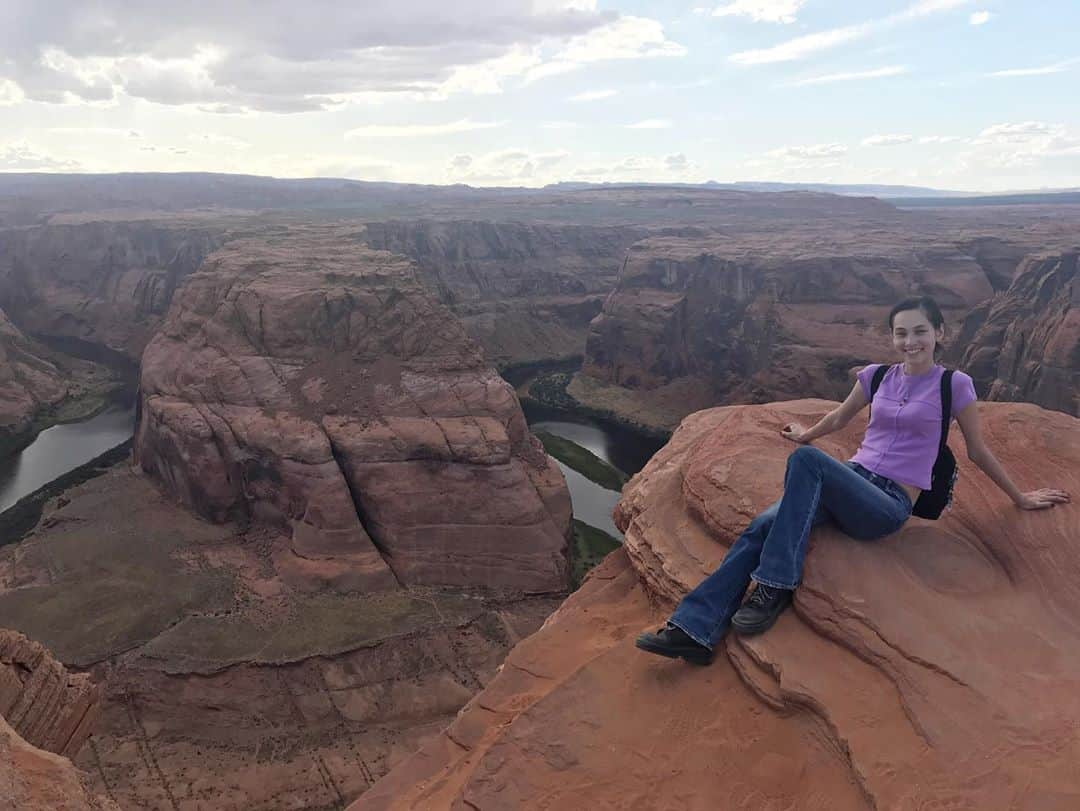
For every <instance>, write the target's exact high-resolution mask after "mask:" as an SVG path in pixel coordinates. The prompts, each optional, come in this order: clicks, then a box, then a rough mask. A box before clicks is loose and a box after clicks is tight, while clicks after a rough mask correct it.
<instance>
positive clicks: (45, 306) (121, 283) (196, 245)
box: [0, 222, 223, 361]
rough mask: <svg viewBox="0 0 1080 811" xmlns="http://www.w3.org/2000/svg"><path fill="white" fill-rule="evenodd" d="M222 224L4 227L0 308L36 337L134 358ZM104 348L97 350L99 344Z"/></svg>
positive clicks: (213, 243)
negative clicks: (7, 228)
mask: <svg viewBox="0 0 1080 811" xmlns="http://www.w3.org/2000/svg"><path fill="white" fill-rule="evenodd" d="M222 238H223V237H222V229H220V228H217V227H213V226H202V227H192V226H187V225H185V224H183V223H182V222H176V223H172V224H169V223H155V222H91V223H84V224H78V225H49V226H39V227H34V228H19V229H10V230H7V231H3V232H0V307H3V308H5V309H7V311H8V313H9V314H11V313H17V314H18V319H17V320H18V324H19V326H20V328H21V329H22V330H23V331H24V332H26V333H28V334H31V335H41V336H45V337H48V338H52V339H57V340H59V341H64V340H67V341H70V342H76V343H81V344H84V345H89V347H90V348H104V350H107V351H111V352H113V353H119V354H120V355H121V356H123V357H126V358H129V359H131V360H134V361H137V360H138V359H139V357H140V355H141V354H142V351H143V348H144V347H145V346H146V344H147V342H148V341H149V340H150V336H151V335H152V334H153V333H154V331H155V329H156V328H157V326H158V324H159V323H160V322H161V319H162V318H163V317H164V315H165V312H166V311H167V310H168V307H169V302H170V300H171V298H172V295H173V292H174V291H175V290H176V287H177V285H178V284H179V283H180V281H181V280H182V279H183V278H184V277H185V276H187V275H188V274H189V273H191V272H192V271H194V270H195V269H196V268H197V267H198V266H199V265H200V264H202V260H203V259H204V258H205V256H206V255H207V254H208V253H210V251H212V250H213V249H214V248H215V247H217V246H218V245H219V244H220V243H221V241H222ZM99 351H100V349H99Z"/></svg>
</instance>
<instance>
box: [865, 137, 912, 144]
mask: <svg viewBox="0 0 1080 811" xmlns="http://www.w3.org/2000/svg"><path fill="white" fill-rule="evenodd" d="M912 140H914V139H913V138H912V137H911V136H910V135H871V136H870V137H869V138H863V142H862V144H863V146H898V145H899V144H909V143H911V141H912Z"/></svg>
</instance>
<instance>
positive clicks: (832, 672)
mask: <svg viewBox="0 0 1080 811" xmlns="http://www.w3.org/2000/svg"><path fill="white" fill-rule="evenodd" d="M830 406H831V403H828V402H824V401H820V400H798V401H790V402H779V403H773V404H769V405H756V406H755V405H748V406H727V407H722V408H715V409H711V410H707V411H702V412H698V413H696V414H694V415H692V416H690V417H688V418H687V419H686V420H684V422H683V423H682V425H681V426H680V427H679V429H678V431H677V432H676V433H675V434H674V436H673V437H672V439H671V441H670V443H669V444H668V445H667V446H666V447H665V448H664V449H663V450H661V451H660V452H659V453H658V454H657V455H656V456H655V457H654V458H653V459H652V461H650V462H649V464H648V465H647V466H646V468H645V469H644V470H643V471H642V472H641V473H640V474H638V475H637V476H635V477H634V478H633V479H632V480H631V482H630V483H629V484H628V485H627V487H626V488H625V489H624V492H623V498H622V501H621V502H620V504H619V506H618V508H617V510H616V519H617V523H618V524H619V526H620V528H621V529H622V530H623V531H624V532H625V533H626V544H625V547H624V548H623V549H621V550H618V551H617V552H615V553H612V554H611V555H610V556H609V557H608V558H607V559H605V561H604V562H603V563H602V564H601V565H600V566H599V567H598V568H597V569H594V570H593V572H592V573H591V574H590V576H589V577H588V578H587V580H586V582H585V584H584V585H583V587H582V588H581V589H580V590H579V591H577V592H575V593H574V594H573V595H572V596H571V597H570V598H569V599H568V600H567V601H566V602H565V603H564V604H563V605H562V606H561V607H560V608H559V609H558V610H557V611H556V612H555V613H554V614H553V615H552V616H551V617H550V618H549V619H548V621H547V622H546V623H545V625H544V627H543V628H542V629H541V630H540V631H539V632H537V633H536V634H534V635H533V636H531V637H529V638H528V639H526V640H524V641H523V642H521V643H519V644H518V645H517V646H516V647H515V648H514V649H513V650H512V651H511V653H510V655H509V656H508V658H507V660H506V662H505V663H504V665H503V667H502V669H501V671H500V672H499V674H498V676H496V678H495V679H493V680H492V682H491V683H490V684H489V685H488V686H487V687H486V688H485V689H484V690H483V691H482V692H480V693H479V694H478V695H477V696H476V697H475V698H473V699H472V700H471V701H470V702H469V703H468V704H467V705H466V706H465V708H464V709H463V710H462V711H461V712H460V713H459V714H458V717H457V719H456V720H455V721H454V723H452V724H451V725H450V726H449V727H448V728H447V730H446V731H445V732H444V733H443V734H442V735H440V736H439V737H437V738H435V739H433V740H432V741H431V742H429V743H428V744H426V745H425V746H424V747H422V748H421V749H420V750H419V751H418V752H417V753H415V754H414V755H412V756H411V757H409V758H408V759H407V760H405V761H403V762H402V763H401V764H400V765H398V766H397V768H395V769H394V770H392V771H391V772H390V773H389V774H388V775H387V776H386V777H385V778H383V780H381V781H380V782H379V783H377V784H376V785H375V786H374V787H373V788H371V789H370V790H369V791H368V792H366V793H365V794H364V795H363V796H362V797H361V798H360V799H359V800H358V801H357V802H356V803H354V804H353V805H351V806H350V807H349V808H350V811H376V810H378V811H389V809H402V810H404V809H481V808H482V809H485V810H486V811H495V810H496V809H524V808H641V809H646V808H647V809H672V811H674V809H715V808H726V809H746V810H747V811H749V810H750V809H754V811H757V809H793V808H798V809H801V810H803V809H829V810H830V811H834V810H837V809H875V808H876V809H889V810H890V811H909V810H910V811H914V810H915V809H946V808H947V809H971V811H976V810H977V811H994V810H995V809H1001V810H1002V811H1005V810H1006V809H1010V811H1011V810H1013V809H1024V811H1071V810H1072V809H1076V808H1078V807H1080V775H1078V774H1077V771H1076V763H1077V761H1078V758H1080V736H1078V735H1077V729H1078V728H1080V698H1078V696H1080V689H1078V688H1080V644H1078V642H1080V623H1078V621H1077V616H1078V610H1077V609H1078V604H1080V587H1078V586H1077V583H1078V582H1080V577H1078V575H1080V518H1078V513H1077V509H1078V508H1077V506H1076V504H1075V503H1074V504H1072V505H1071V506H1065V507H1058V508H1054V509H1052V510H1047V511H1040V512H1023V511H1020V510H1018V509H1016V508H1015V507H1014V506H1013V505H1012V504H1011V502H1009V501H1008V499H1007V498H1006V497H1005V496H1004V495H1003V494H1002V493H1001V492H1000V491H998V490H997V488H996V487H994V486H993V484H992V483H991V482H990V481H989V480H988V479H987V478H986V477H985V476H983V475H982V474H981V472H979V471H978V470H977V469H975V468H974V466H973V465H971V464H970V463H968V462H967V460H966V457H965V451H964V443H963V439H962V437H959V436H954V437H952V438H951V440H950V442H951V445H952V447H953V449H954V451H956V453H957V456H958V458H959V459H960V460H961V461H960V472H961V475H960V480H959V483H958V485H957V500H956V503H955V505H954V507H953V508H952V509H951V510H950V511H949V512H947V513H946V514H945V515H944V517H943V519H942V520H940V521H937V522H929V521H922V520H920V519H912V521H910V522H909V523H908V525H907V526H905V528H904V529H903V530H902V531H901V532H899V533H897V534H895V535H893V536H890V537H889V538H886V539H882V540H880V541H877V542H871V543H860V542H857V541H853V540H851V539H849V538H846V537H844V536H842V535H841V534H840V533H839V532H838V531H836V530H834V529H830V528H829V527H828V526H827V525H826V526H825V527H822V528H821V529H819V530H817V531H815V533H814V535H813V536H812V548H811V552H810V554H809V556H808V559H807V565H806V570H805V579H804V582H803V585H802V586H801V587H800V589H799V590H798V592H797V596H796V600H795V605H794V610H791V611H788V612H787V613H786V614H785V615H784V616H783V617H781V619H780V621H779V622H778V623H777V625H776V626H775V627H774V628H773V629H772V630H771V631H769V632H768V633H767V634H764V635H762V636H760V637H755V638H744V639H740V638H735V637H731V636H729V637H728V638H727V639H726V640H725V643H724V644H723V646H722V648H721V650H720V655H719V656H718V659H717V661H715V662H714V663H713V665H712V666H710V667H708V668H697V667H694V666H691V665H687V664H685V663H682V662H678V661H670V660H666V659H660V658H658V657H653V656H649V655H647V654H644V653H642V652H640V651H638V650H636V649H635V648H634V646H633V639H634V637H635V635H636V634H637V633H639V632H640V631H641V630H643V629H649V628H654V627H656V626H657V625H658V624H659V623H660V622H661V621H662V620H663V618H664V617H666V616H667V614H668V612H669V611H670V609H671V607H672V605H673V603H674V601H675V600H677V599H678V598H679V597H680V596H681V595H682V594H683V593H685V591H687V590H688V589H689V588H691V587H693V586H694V585H696V583H697V582H699V581H700V579H701V578H702V577H703V576H704V575H705V574H706V573H707V572H709V571H711V570H712V569H713V568H714V567H715V566H716V564H717V563H718V562H719V561H720V559H721V557H722V555H723V553H724V550H725V548H726V547H727V545H728V544H730V543H731V542H732V540H733V539H734V538H735V537H736V535H737V533H738V532H740V531H741V529H742V528H743V527H744V526H745V524H746V523H747V522H748V520H749V519H750V518H751V517H752V516H753V515H754V514H755V513H756V512H757V511H759V510H760V509H762V508H764V507H765V506H766V505H767V504H768V503H769V502H770V501H771V500H773V499H774V498H775V497H776V496H777V494H778V492H779V489H780V488H779V482H780V481H781V480H782V474H783V468H784V463H785V459H786V457H787V455H788V454H789V452H790V451H791V449H792V446H791V445H790V444H789V443H786V442H785V441H784V440H783V439H782V438H781V437H780V436H779V434H778V428H779V426H781V425H783V424H784V423H785V422H787V421H789V420H791V419H798V420H803V421H808V420H812V419H813V418H815V417H816V416H818V415H820V414H822V413H823V412H824V411H826V410H827V409H828V408H829V407H830ZM977 407H978V408H979V411H980V414H981V416H982V418H983V422H984V426H985V433H986V435H987V439H988V442H989V443H990V445H991V446H992V447H993V448H994V449H995V452H996V453H997V455H998V458H999V459H1000V460H1001V461H1002V462H1003V464H1004V465H1005V466H1006V468H1007V469H1008V470H1009V471H1010V473H1011V474H1012V475H1013V476H1014V477H1015V479H1016V480H1017V481H1018V482H1019V483H1021V484H1022V485H1024V486H1028V487H1035V486H1055V487H1064V488H1066V489H1068V490H1070V491H1071V492H1072V493H1074V494H1075V493H1077V492H1080V420H1078V419H1076V418H1075V417H1071V416H1069V415H1066V414H1062V413H1058V412H1052V411H1047V410H1043V409H1042V408H1040V407H1038V406H1035V405H1030V404H1012V403H980V404H979V405H978V406H977ZM858 436H859V431H858V430H857V429H856V428H855V427H853V426H850V427H849V428H848V429H846V430H845V431H843V432H840V433H839V434H836V435H833V436H830V437H828V438H826V439H824V440H821V441H819V443H818V444H819V446H820V447H822V448H823V449H824V450H826V451H827V452H829V453H831V454H833V455H835V456H837V457H845V455H846V454H850V453H851V452H853V451H854V449H855V446H856V444H857V440H858Z"/></svg>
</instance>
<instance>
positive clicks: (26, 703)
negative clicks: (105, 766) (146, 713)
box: [0, 629, 118, 811]
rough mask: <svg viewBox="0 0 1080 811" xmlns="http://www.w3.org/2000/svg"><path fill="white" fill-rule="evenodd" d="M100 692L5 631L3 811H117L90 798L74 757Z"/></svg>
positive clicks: (0, 699)
mask: <svg viewBox="0 0 1080 811" xmlns="http://www.w3.org/2000/svg"><path fill="white" fill-rule="evenodd" d="M100 697H101V690H100V688H99V687H98V686H96V685H94V684H93V683H92V682H91V681H90V679H89V677H88V676H85V675H81V674H80V675H74V674H70V673H68V672H67V670H65V668H64V667H63V665H61V664H60V663H59V662H57V661H56V660H55V659H54V658H53V657H52V656H51V655H50V654H49V652H48V651H47V650H45V648H44V647H42V646H41V645H39V644H37V643H36V642H31V641H30V640H29V639H27V638H26V637H25V636H23V635H22V634H18V633H15V632H13V631H7V630H3V629H0V809H4V811H8V810H9V809H10V811H118V807H117V806H116V805H115V804H114V803H112V802H111V801H109V800H107V799H105V798H102V797H98V796H96V795H94V794H92V793H90V792H88V791H87V788H86V786H85V785H84V782H83V781H84V776H83V775H81V774H80V773H79V772H78V771H77V770H76V769H75V767H74V766H72V764H71V761H70V760H68V759H67V757H64V756H63V755H73V754H74V753H75V752H78V750H79V748H80V747H81V746H82V745H83V743H84V742H85V741H86V737H87V735H89V734H90V730H91V726H92V723H93V718H94V715H95V714H96V712H97V705H98V701H99V700H100Z"/></svg>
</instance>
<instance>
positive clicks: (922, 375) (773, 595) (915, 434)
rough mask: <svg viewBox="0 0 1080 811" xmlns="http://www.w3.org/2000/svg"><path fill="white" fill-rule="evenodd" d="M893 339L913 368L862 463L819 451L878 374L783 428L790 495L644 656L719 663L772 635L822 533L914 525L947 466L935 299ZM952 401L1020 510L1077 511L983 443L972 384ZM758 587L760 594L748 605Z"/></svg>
mask: <svg viewBox="0 0 1080 811" xmlns="http://www.w3.org/2000/svg"><path fill="white" fill-rule="evenodd" d="M889 330H890V332H891V334H892V342H893V348H894V349H895V350H896V352H897V353H898V354H899V356H900V358H901V360H902V363H901V364H897V365H895V366H893V367H891V368H889V369H888V371H887V372H886V373H885V376H884V378H883V379H882V380H881V383H880V387H879V388H878V389H877V393H876V395H875V402H876V403H877V407H876V408H874V409H872V410H871V419H870V424H869V425H868V426H867V429H866V435H865V436H864V438H863V442H862V444H861V445H860V446H859V450H858V452H856V454H855V456H853V457H852V458H851V459H850V460H849V461H848V462H840V461H838V460H836V459H833V458H832V457H831V456H829V455H828V454H825V453H823V452H822V451H820V450H818V449H817V448H813V447H809V446H808V443H809V442H811V441H812V440H814V439H817V438H818V437H822V436H825V435H826V434H829V433H832V432H833V431H838V430H839V429H841V428H843V427H844V426H845V425H847V424H848V423H849V422H850V421H851V418H852V417H854V416H855V415H856V414H858V413H859V411H861V410H862V409H863V408H864V407H865V406H866V405H867V404H868V402H869V401H870V385H871V379H872V378H873V375H874V372H875V371H876V370H877V368H878V366H879V365H878V364H872V365H870V366H867V367H866V368H864V369H863V370H861V371H860V372H859V374H858V380H857V381H856V383H855V386H854V387H853V388H852V390H851V393H850V394H849V395H848V396H847V399H846V400H844V402H843V403H842V404H841V405H840V406H839V407H838V408H835V409H833V410H832V411H831V412H829V413H828V414H826V415H825V416H824V417H823V418H822V419H821V420H820V421H819V422H818V423H817V424H816V425H814V426H813V427H812V428H810V429H809V430H804V429H803V427H802V426H800V425H798V424H791V425H787V426H785V427H784V428H783V430H782V431H781V432H780V433H781V434H782V435H783V436H784V437H786V438H787V439H790V440H791V441H792V442H795V443H797V444H799V445H802V446H806V447H800V448H796V449H795V452H794V453H792V454H791V456H790V457H789V458H788V464H787V472H786V473H785V475H784V493H783V496H782V497H781V498H780V500H779V501H777V502H776V503H775V504H773V505H771V506H770V507H768V508H767V509H766V510H765V511H764V512H763V513H761V514H760V515H758V516H757V517H756V518H754V520H753V521H751V522H750V526H749V527H747V529H746V531H745V532H743V534H742V535H741V536H740V537H739V539H738V540H737V541H736V542H735V543H734V544H733V545H732V547H731V549H729V550H728V553H727V555H725V556H724V560H723V562H722V563H721V564H720V567H719V568H718V569H717V570H716V571H715V572H713V573H712V574H711V575H709V576H708V577H707V578H706V579H705V580H704V581H703V582H702V583H701V585H699V586H698V587H697V588H696V589H694V590H693V591H692V592H690V593H689V594H688V595H686V597H685V598H684V599H683V600H682V602H681V603H679V606H678V608H677V609H676V611H675V613H674V614H673V615H672V616H671V618H670V619H669V620H668V622H667V624H666V625H665V626H664V627H663V628H661V629H660V630H659V631H658V632H657V633H646V634H642V635H641V636H639V637H638V639H637V646H638V647H639V648H641V649H642V650H645V651H648V652H649V653H655V654H659V655H660V656H667V657H671V658H682V659H685V660H687V661H688V662H693V663H695V664H708V663H709V662H710V661H712V657H713V649H714V647H715V645H716V643H717V642H718V641H719V640H720V638H721V637H722V636H723V635H724V633H725V632H726V631H727V629H728V625H729V624H730V625H731V626H732V627H734V629H735V631H736V632H737V633H741V634H755V633H762V632H764V631H766V630H768V629H769V628H770V627H772V625H773V623H774V622H776V619H777V617H779V616H780V613H781V612H782V611H783V610H784V609H785V608H787V606H788V605H790V604H791V600H792V595H793V592H794V590H795V588H796V586H798V584H799V580H800V578H801V575H802V566H803V558H804V556H805V554H806V546H807V539H808V538H809V535H810V529H811V527H813V526H814V525H815V524H820V523H822V522H823V521H826V520H829V519H832V520H833V521H834V522H835V523H836V524H837V525H839V527H840V529H842V530H843V531H844V532H845V533H847V534H848V535H851V536H852V537H854V538H858V539H861V540H871V539H874V538H881V537H883V536H885V535H890V534H892V533H893V532H896V531H897V530H898V529H900V527H902V526H903V525H904V522H905V521H907V519H908V518H909V517H910V515H911V510H912V506H913V505H914V503H915V501H916V500H917V499H918V497H919V494H920V493H921V492H922V491H923V490H926V489H929V488H930V479H931V470H932V468H933V465H934V461H935V459H936V458H937V453H938V444H939V440H940V436H941V419H942V414H941V389H940V385H941V375H942V374H943V373H944V371H945V370H944V369H943V368H942V367H941V366H939V365H937V364H935V362H934V356H935V352H936V351H937V350H938V348H939V345H940V342H941V340H942V338H944V336H945V322H944V319H943V318H942V315H941V310H940V309H939V308H938V306H937V304H936V303H935V302H934V300H933V299H931V298H929V297H925V296H924V297H921V298H912V299H908V300H906V301H902V302H900V303H899V304H897V305H896V306H895V307H893V309H892V312H890V313H889ZM951 391H952V416H953V417H955V418H956V421H957V422H958V423H959V425H960V429H961V430H962V431H963V433H964V439H965V441H966V444H967V449H968V458H969V459H970V460H971V461H972V462H974V463H975V464H976V465H978V466H979V467H980V468H981V469H982V470H983V471H984V472H985V473H986V474H987V475H988V476H989V477H990V478H991V479H992V480H993V481H994V483H995V484H996V485H997V486H998V487H1000V488H1001V489H1002V490H1004V491H1005V492H1006V493H1007V494H1008V495H1009V497H1010V498H1011V499H1012V500H1013V502H1014V503H1015V504H1016V505H1017V506H1018V507H1020V508H1021V509H1025V510H1039V509H1043V508H1045V507H1053V506H1054V505H1055V504H1063V503H1066V502H1068V501H1069V500H1070V497H1069V494H1068V493H1066V492H1065V491H1063V490H1055V489H1047V488H1044V489H1040V490H1034V491H1031V492H1027V493H1023V492H1021V491H1020V490H1019V489H1017V487H1016V485H1015V484H1013V482H1012V480H1011V479H1010V478H1009V476H1008V474H1007V473H1006V472H1005V470H1004V469H1003V468H1002V467H1001V464H1000V463H999V462H998V460H997V459H995V458H994V455H993V454H992V453H991V452H990V449H989V448H987V447H986V444H985V443H984V442H983V437H982V432H981V429H980V427H979V415H978V412H977V410H976V409H975V408H974V407H973V403H974V402H975V399H976V396H975V387H974V386H973V385H972V382H971V378H970V377H969V376H968V375H966V374H964V373H963V372H959V371H957V372H954V373H953V376H952V389H951ZM751 581H753V582H754V583H755V586H754V591H753V592H751V594H750V596H749V597H748V598H746V600H745V601H744V600H743V597H744V595H745V594H746V589H747V587H748V586H749V585H750V582H751ZM740 603H741V607H740Z"/></svg>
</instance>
